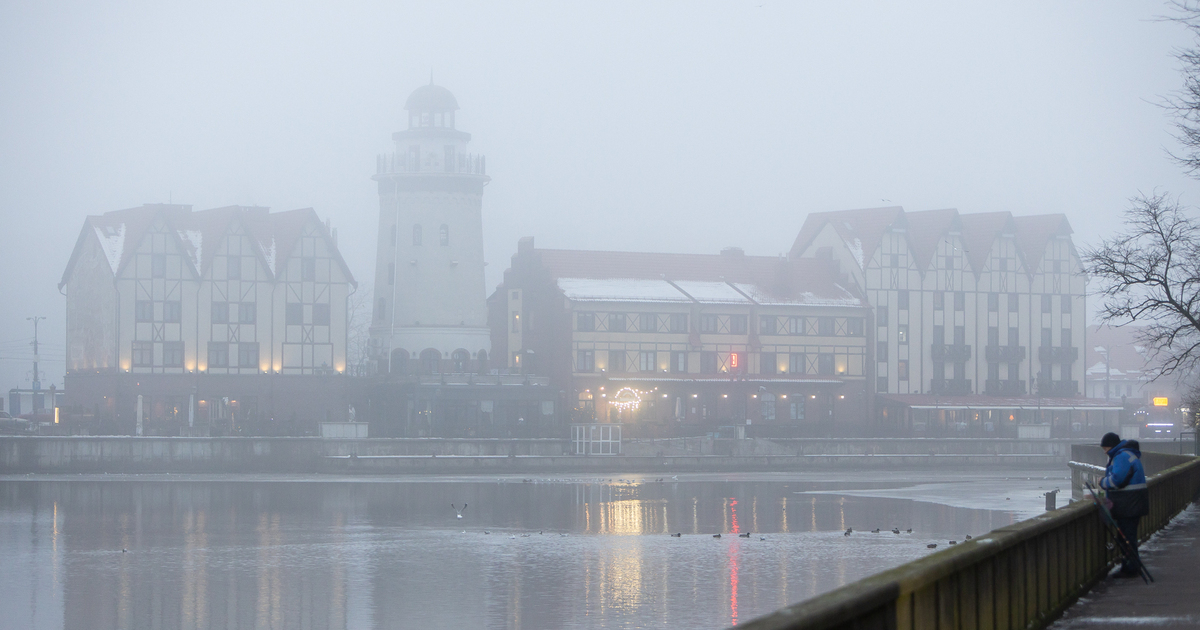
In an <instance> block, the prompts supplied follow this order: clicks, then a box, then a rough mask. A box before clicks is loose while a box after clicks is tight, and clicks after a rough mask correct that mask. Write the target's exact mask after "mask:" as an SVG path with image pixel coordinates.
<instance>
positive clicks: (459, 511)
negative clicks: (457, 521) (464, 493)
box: [450, 503, 467, 518]
mask: <svg viewBox="0 0 1200 630" xmlns="http://www.w3.org/2000/svg"><path fill="white" fill-rule="evenodd" d="M450 509H452V510H454V511H455V512H456V513H457V514H458V518H462V513H463V510H466V509H467V504H466V503H464V504H463V506H462V509H461V510H460V509H459V508H457V507H455V505H454V504H453V503H451V504H450Z"/></svg>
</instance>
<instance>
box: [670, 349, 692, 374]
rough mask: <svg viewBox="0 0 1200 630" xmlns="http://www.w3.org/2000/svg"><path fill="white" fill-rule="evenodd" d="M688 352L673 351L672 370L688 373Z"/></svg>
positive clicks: (677, 372) (678, 372)
mask: <svg viewBox="0 0 1200 630" xmlns="http://www.w3.org/2000/svg"><path fill="white" fill-rule="evenodd" d="M687 358H688V353H686V352H672V353H671V370H672V371H673V372H675V373H676V374H686V373H687V371H688V360H687Z"/></svg>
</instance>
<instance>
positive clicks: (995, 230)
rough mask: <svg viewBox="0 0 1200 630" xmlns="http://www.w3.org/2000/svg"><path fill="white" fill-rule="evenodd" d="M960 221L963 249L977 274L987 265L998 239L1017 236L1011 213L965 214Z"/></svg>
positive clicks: (960, 217)
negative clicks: (1004, 235)
mask: <svg viewBox="0 0 1200 630" xmlns="http://www.w3.org/2000/svg"><path fill="white" fill-rule="evenodd" d="M959 220H960V221H962V243H963V249H965V250H967V259H968V260H970V261H971V269H972V270H974V271H975V273H979V272H980V271H981V270H982V269H983V266H984V265H985V264H986V263H987V259H988V255H989V254H991V253H992V246H993V245H994V244H995V242H996V239H998V238H1000V236H1001V235H1002V234H1015V233H1016V229H1017V228H1016V224H1014V223H1013V216H1012V213H1011V212H980V213H977V214H964V215H960V216H959Z"/></svg>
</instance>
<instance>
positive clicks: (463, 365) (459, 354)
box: [450, 348, 471, 374]
mask: <svg viewBox="0 0 1200 630" xmlns="http://www.w3.org/2000/svg"><path fill="white" fill-rule="evenodd" d="M450 361H451V363H452V365H453V367H452V368H451V370H450V371H451V372H457V373H459V374H461V373H463V372H466V371H467V364H468V363H469V362H470V361H471V353H470V352H467V351H466V350H463V349H462V348H459V349H458V350H455V351H454V352H453V353H451V354H450Z"/></svg>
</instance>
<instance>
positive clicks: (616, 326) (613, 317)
mask: <svg viewBox="0 0 1200 630" xmlns="http://www.w3.org/2000/svg"><path fill="white" fill-rule="evenodd" d="M625 330H626V326H625V313H609V314H608V332H625Z"/></svg>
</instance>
